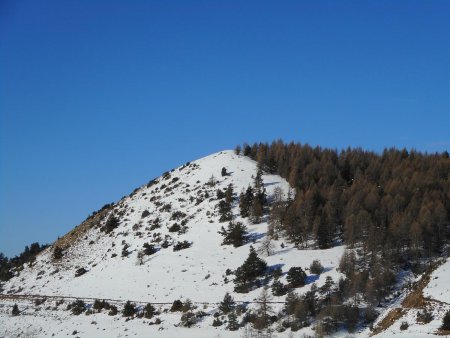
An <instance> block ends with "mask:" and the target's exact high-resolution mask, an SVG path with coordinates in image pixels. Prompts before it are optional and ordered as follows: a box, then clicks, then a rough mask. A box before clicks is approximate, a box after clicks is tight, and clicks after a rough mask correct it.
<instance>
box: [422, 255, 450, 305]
mask: <svg viewBox="0 0 450 338" xmlns="http://www.w3.org/2000/svg"><path fill="white" fill-rule="evenodd" d="M423 292H424V296H425V297H429V298H432V299H436V300H439V301H441V302H445V303H448V304H450V260H449V259H447V260H446V262H445V263H444V264H442V265H441V266H439V267H438V268H437V269H436V270H435V271H433V273H432V274H431V278H430V282H429V283H428V285H427V287H426V288H425V289H424V290H423Z"/></svg>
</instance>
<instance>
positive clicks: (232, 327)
mask: <svg viewBox="0 0 450 338" xmlns="http://www.w3.org/2000/svg"><path fill="white" fill-rule="evenodd" d="M227 330H229V331H237V330H239V323H238V320H237V316H236V313H235V312H234V311H232V312H230V313H229V314H228V325H227Z"/></svg>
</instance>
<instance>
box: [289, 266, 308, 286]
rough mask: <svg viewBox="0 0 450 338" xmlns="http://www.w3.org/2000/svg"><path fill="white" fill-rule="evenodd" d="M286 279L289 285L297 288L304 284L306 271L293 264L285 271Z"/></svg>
mask: <svg viewBox="0 0 450 338" xmlns="http://www.w3.org/2000/svg"><path fill="white" fill-rule="evenodd" d="M286 280H287V281H288V282H289V287H291V288H298V287H300V286H304V285H305V282H306V273H305V272H304V271H303V269H302V268H301V267H299V266H293V267H291V268H290V269H289V271H288V273H287V277H286Z"/></svg>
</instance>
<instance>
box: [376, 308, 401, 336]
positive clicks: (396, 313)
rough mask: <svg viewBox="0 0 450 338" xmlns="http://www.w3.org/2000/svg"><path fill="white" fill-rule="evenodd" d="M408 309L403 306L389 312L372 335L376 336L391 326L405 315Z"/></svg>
mask: <svg viewBox="0 0 450 338" xmlns="http://www.w3.org/2000/svg"><path fill="white" fill-rule="evenodd" d="M405 313H406V311H405V310H404V309H402V308H399V307H398V308H395V309H392V310H390V311H389V312H388V314H387V315H386V317H384V318H383V319H382V320H381V322H379V323H378V325H377V326H376V327H375V328H374V329H373V331H372V334H371V335H370V336H375V335H377V334H379V333H381V332H383V331H384V330H386V329H387V328H389V327H390V326H391V325H392V324H394V323H395V322H396V321H397V320H399V319H400V318H402V317H403V315H404V314H405Z"/></svg>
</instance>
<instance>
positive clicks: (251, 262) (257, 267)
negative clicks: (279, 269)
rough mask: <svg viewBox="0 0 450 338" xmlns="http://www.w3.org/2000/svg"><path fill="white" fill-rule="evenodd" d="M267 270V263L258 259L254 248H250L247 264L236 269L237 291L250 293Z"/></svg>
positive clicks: (235, 281)
mask: <svg viewBox="0 0 450 338" xmlns="http://www.w3.org/2000/svg"><path fill="white" fill-rule="evenodd" d="M266 268H267V263H266V262H265V261H264V260H262V259H261V258H259V257H258V255H257V253H256V251H255V249H254V248H253V246H250V253H249V255H248V257H247V259H246V260H245V262H244V263H243V264H242V265H241V266H240V267H238V268H237V269H236V272H235V279H234V283H235V291H236V292H248V291H249V289H250V288H251V286H252V285H253V284H254V282H255V281H256V279H257V278H258V277H260V276H261V275H262V274H263V273H264V272H265V271H266Z"/></svg>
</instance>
